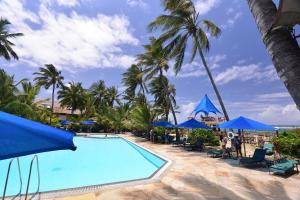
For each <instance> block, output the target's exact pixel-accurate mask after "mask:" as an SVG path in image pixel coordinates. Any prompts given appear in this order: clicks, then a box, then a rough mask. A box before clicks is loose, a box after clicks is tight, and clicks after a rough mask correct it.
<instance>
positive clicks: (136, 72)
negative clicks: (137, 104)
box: [122, 64, 147, 102]
mask: <svg viewBox="0 0 300 200" xmlns="http://www.w3.org/2000/svg"><path fill="white" fill-rule="evenodd" d="M122 83H123V85H124V86H125V87H126V89H125V97H124V99H126V100H128V101H129V102H132V101H133V100H134V98H135V97H136V96H137V95H140V94H143V97H145V93H146V92H147V88H146V85H145V82H144V79H143V70H142V68H141V66H137V65H135V64H133V65H131V67H129V68H128V69H127V71H126V72H125V73H123V79H122Z"/></svg>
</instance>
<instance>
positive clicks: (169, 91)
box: [150, 76, 180, 141]
mask: <svg viewBox="0 0 300 200" xmlns="http://www.w3.org/2000/svg"><path fill="white" fill-rule="evenodd" d="M150 93H151V94H152V95H154V107H156V108H159V109H158V110H162V111H163V114H164V116H165V118H166V120H167V121H168V117H169V113H170V112H171V113H172V116H173V119H174V123H175V125H177V118H176V113H175V109H176V107H177V105H176V99H175V96H176V89H175V86H174V85H172V84H170V83H169V80H168V78H167V77H165V76H158V77H155V78H153V80H152V81H151V82H150ZM179 139H180V138H179V133H178V131H177V130H176V140H177V141H178V140H179Z"/></svg>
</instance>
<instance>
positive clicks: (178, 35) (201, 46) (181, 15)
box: [149, 0, 229, 120]
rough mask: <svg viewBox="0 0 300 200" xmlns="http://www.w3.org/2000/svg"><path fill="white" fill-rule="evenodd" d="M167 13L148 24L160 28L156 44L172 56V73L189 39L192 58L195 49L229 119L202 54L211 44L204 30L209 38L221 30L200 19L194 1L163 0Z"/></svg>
mask: <svg viewBox="0 0 300 200" xmlns="http://www.w3.org/2000/svg"><path fill="white" fill-rule="evenodd" d="M163 4H164V7H165V11H166V12H167V13H166V14H163V15H160V16H159V17H157V18H156V19H155V20H154V21H153V22H151V23H150V24H149V30H150V31H154V30H156V29H161V31H162V32H163V33H162V34H161V35H160V37H159V38H158V43H162V44H163V45H164V53H165V54H166V55H168V56H169V57H170V58H175V65H174V69H175V73H176V74H177V73H178V72H179V71H180V70H181V67H182V65H183V62H184V58H185V52H186V49H187V44H188V42H189V41H191V42H192V56H191V59H190V62H193V61H194V58H195V56H196V54H197V52H198V53H199V55H200V58H201V60H202V63H203V65H204V67H205V69H206V72H207V75H208V77H209V79H210V81H211V83H212V86H213V88H214V91H215V93H216V95H217V98H218V100H219V102H220V105H221V107H222V110H223V113H224V116H225V118H226V120H229V117H228V114H227V111H226V109H225V106H224V103H223V100H222V98H221V95H220V93H219V91H218V88H217V86H216V84H215V81H214V79H213V76H212V74H211V71H210V69H209V68H208V65H207V62H206V60H205V56H204V53H205V52H207V51H209V48H210V43H209V40H208V36H207V33H206V31H208V32H209V34H210V35H211V36H212V37H217V36H219V35H220V33H221V30H220V29H219V27H217V26H216V25H215V24H214V23H213V22H212V21H209V20H201V19H199V13H198V12H197V11H196V9H195V6H194V3H193V2H192V1H191V0H164V1H163Z"/></svg>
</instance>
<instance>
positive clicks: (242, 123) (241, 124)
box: [217, 116, 275, 131]
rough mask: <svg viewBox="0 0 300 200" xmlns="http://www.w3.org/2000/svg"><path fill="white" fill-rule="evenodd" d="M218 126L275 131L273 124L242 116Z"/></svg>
mask: <svg viewBox="0 0 300 200" xmlns="http://www.w3.org/2000/svg"><path fill="white" fill-rule="evenodd" d="M217 127H218V128H232V129H242V130H260V131H274V130H275V128H274V127H273V126H270V125H267V124H263V123H261V122H258V121H255V120H252V119H249V118H246V117H243V116H240V117H238V118H235V119H233V120H230V121H228V122H224V123H222V124H219V125H218V126H217Z"/></svg>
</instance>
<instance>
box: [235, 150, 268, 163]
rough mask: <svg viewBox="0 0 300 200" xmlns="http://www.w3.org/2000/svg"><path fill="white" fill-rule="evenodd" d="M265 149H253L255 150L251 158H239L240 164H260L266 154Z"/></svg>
mask: <svg viewBox="0 0 300 200" xmlns="http://www.w3.org/2000/svg"><path fill="white" fill-rule="evenodd" d="M266 152H267V150H266V149H255V152H254V154H253V156H252V158H242V159H241V160H240V165H245V166H249V167H250V166H255V165H257V164H262V163H263V162H265V156H266Z"/></svg>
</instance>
